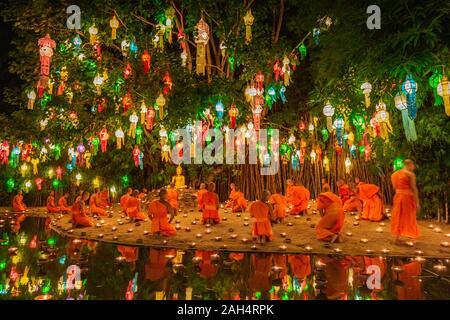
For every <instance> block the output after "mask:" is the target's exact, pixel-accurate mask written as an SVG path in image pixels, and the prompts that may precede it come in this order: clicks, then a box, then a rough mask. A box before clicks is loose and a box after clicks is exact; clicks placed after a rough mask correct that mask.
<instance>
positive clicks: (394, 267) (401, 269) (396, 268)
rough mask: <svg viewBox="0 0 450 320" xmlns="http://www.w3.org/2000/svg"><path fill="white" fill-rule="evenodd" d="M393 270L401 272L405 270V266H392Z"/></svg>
mask: <svg viewBox="0 0 450 320" xmlns="http://www.w3.org/2000/svg"><path fill="white" fill-rule="evenodd" d="M391 270H392V271H394V272H397V273H399V272H402V271H403V268H402V267H401V266H392V268H391Z"/></svg>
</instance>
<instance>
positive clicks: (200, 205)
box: [197, 183, 208, 211]
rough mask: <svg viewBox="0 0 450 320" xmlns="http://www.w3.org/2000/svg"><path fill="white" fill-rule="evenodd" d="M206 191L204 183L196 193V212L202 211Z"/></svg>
mask: <svg viewBox="0 0 450 320" xmlns="http://www.w3.org/2000/svg"><path fill="white" fill-rule="evenodd" d="M207 192H208V190H206V185H205V184H204V183H201V184H200V189H199V190H198V191H197V205H198V210H200V211H201V210H202V208H203V195H204V194H205V193H207Z"/></svg>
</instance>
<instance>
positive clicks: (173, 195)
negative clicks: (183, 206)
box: [167, 183, 178, 210]
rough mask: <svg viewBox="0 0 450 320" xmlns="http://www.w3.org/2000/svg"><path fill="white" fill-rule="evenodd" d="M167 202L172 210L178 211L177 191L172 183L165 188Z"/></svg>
mask: <svg viewBox="0 0 450 320" xmlns="http://www.w3.org/2000/svg"><path fill="white" fill-rule="evenodd" d="M167 200H168V201H169V203H170V205H171V206H172V208H174V209H175V210H178V191H177V190H175V185H174V184H173V183H171V184H170V185H169V187H168V188H167Z"/></svg>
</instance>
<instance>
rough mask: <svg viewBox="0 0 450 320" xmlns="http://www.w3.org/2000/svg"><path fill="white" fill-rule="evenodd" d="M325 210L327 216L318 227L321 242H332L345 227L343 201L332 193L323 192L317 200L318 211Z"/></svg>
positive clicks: (317, 234) (317, 232)
mask: <svg viewBox="0 0 450 320" xmlns="http://www.w3.org/2000/svg"><path fill="white" fill-rule="evenodd" d="M320 209H325V214H324V216H323V217H322V219H320V221H319V222H318V223H317V225H316V236H317V239H319V240H325V241H327V240H331V238H332V237H333V236H334V235H336V234H338V233H340V232H341V230H342V227H343V226H344V220H345V214H344V210H343V209H342V202H341V199H340V198H339V197H338V196H337V195H335V194H334V193H332V192H323V193H321V194H320V195H319V197H318V198H317V210H320Z"/></svg>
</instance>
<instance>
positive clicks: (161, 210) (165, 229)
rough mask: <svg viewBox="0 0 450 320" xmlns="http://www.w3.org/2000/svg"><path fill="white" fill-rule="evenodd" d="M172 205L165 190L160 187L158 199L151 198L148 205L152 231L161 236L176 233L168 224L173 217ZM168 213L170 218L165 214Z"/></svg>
mask: <svg viewBox="0 0 450 320" xmlns="http://www.w3.org/2000/svg"><path fill="white" fill-rule="evenodd" d="M173 211H174V210H173V208H172V206H171V205H170V204H169V202H168V201H167V190H164V189H161V191H160V192H159V199H158V200H153V201H152V202H151V203H150V205H149V207H148V216H149V217H150V219H152V233H156V234H157V235H163V236H173V235H175V234H176V230H175V228H174V227H173V226H172V225H171V224H170V222H171V221H172V219H173V217H174V212H173ZM168 214H170V220H168V218H167V215H168Z"/></svg>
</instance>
